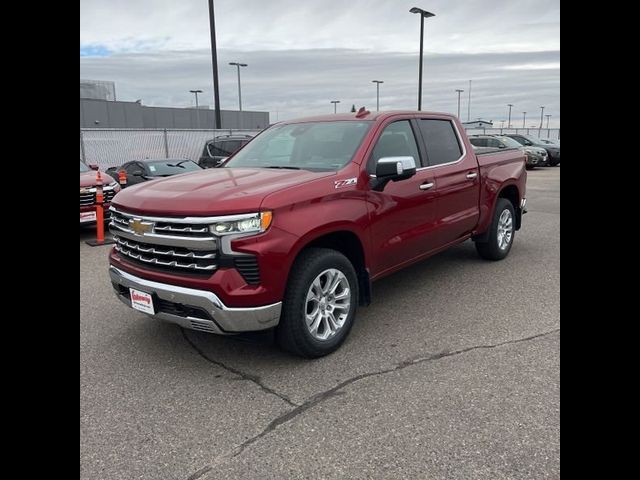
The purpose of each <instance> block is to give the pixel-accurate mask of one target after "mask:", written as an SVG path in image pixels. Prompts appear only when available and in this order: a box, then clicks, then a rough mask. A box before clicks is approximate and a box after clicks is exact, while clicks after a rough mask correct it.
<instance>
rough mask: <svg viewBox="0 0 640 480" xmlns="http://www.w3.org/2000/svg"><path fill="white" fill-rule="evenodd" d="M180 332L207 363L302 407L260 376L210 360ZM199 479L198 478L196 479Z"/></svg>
mask: <svg viewBox="0 0 640 480" xmlns="http://www.w3.org/2000/svg"><path fill="white" fill-rule="evenodd" d="M180 330H182V336H183V337H184V339H185V340H186V341H187V343H188V344H189V345H191V347H192V348H193V349H194V350H195V351H196V352H198V354H199V355H200V356H201V357H202V358H204V359H205V360H206V361H208V362H210V363H213V364H214V365H218V366H219V367H221V368H224V369H225V370H227V371H229V372H231V373H233V374H235V375H238V376H240V377H242V378H243V379H244V380H247V381H249V382H253V383H255V384H256V385H257V386H258V387H260V389H261V390H263V391H265V392H267V393H270V394H271V395H275V396H276V397H278V398H279V399H280V400H282V401H283V402H285V403H288V404H289V405H291V406H292V407H299V406H300V405H299V404H298V403H295V402H293V401H292V400H291V399H290V398H288V397H287V396H286V395H284V394H282V393H280V392H277V391H276V390H274V389H273V388H270V387H267V386H266V385H265V384H264V383H262V380H261V379H260V377H259V376H257V375H251V374H250V373H246V372H243V371H242V370H238V369H236V368H233V367H230V366H228V365H225V364H224V363H222V362H220V361H219V360H214V359H213V358H209V357H208V356H207V355H206V354H205V353H204V352H203V351H202V350H201V349H200V348H198V346H197V345H196V344H195V343H193V342H192V341H191V340H189V337H187V333H186V332H185V329H184V328H180ZM196 478H197V477H196Z"/></svg>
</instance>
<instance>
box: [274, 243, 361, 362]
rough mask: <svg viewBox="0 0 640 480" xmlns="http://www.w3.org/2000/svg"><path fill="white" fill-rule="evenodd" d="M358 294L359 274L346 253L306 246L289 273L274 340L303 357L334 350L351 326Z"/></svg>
mask: <svg viewBox="0 0 640 480" xmlns="http://www.w3.org/2000/svg"><path fill="white" fill-rule="evenodd" d="M358 298H359V297H358V277H357V274H356V271H355V269H354V268H353V265H352V264H351V262H350V261H349V259H348V258H347V257H345V256H344V255H343V254H341V253H340V252H337V251H335V250H331V249H328V248H308V249H306V250H304V251H303V252H302V253H301V254H300V255H299V256H298V258H297V259H296V261H295V263H294V265H293V268H292V269H291V274H290V275H289V281H288V284H287V291H286V293H285V297H284V302H283V307H282V314H281V317H280V323H279V324H278V327H277V328H276V341H277V342H278V345H279V346H280V347H281V348H282V349H284V350H286V351H288V352H291V353H293V354H296V355H300V356H302V357H307V358H316V357H322V356H324V355H327V354H329V353H331V352H333V351H335V350H336V349H337V348H338V347H339V346H340V345H341V344H342V342H344V340H345V339H346V337H347V335H348V334H349V331H350V330H351V327H352V326H353V321H354V318H355V314H356V308H357V305H358Z"/></svg>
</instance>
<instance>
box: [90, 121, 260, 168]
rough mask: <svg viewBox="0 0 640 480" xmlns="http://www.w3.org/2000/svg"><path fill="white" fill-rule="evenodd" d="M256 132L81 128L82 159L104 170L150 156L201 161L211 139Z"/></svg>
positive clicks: (254, 132)
mask: <svg viewBox="0 0 640 480" xmlns="http://www.w3.org/2000/svg"><path fill="white" fill-rule="evenodd" d="M256 133H258V130H228V129H227V130H181V129H168V128H167V129H139V130H138V129H117V128H81V129H80V158H81V159H82V160H83V161H84V162H85V163H87V164H95V165H98V166H99V167H100V168H101V169H102V170H104V169H107V168H108V167H117V166H120V165H122V164H123V163H126V162H128V161H130V160H144V159H147V158H189V159H191V160H193V161H195V162H197V161H198V159H199V158H200V155H201V154H202V150H203V149H204V145H205V142H207V140H211V139H213V138H215V137H218V136H221V135H230V134H251V135H254V134H256Z"/></svg>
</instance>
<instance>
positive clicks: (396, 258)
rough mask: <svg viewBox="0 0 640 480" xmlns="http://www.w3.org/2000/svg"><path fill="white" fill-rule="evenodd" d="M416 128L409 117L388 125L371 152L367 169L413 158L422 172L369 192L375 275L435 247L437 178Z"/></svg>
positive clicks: (371, 171)
mask: <svg viewBox="0 0 640 480" xmlns="http://www.w3.org/2000/svg"><path fill="white" fill-rule="evenodd" d="M416 129H417V126H416V125H415V123H414V122H413V121H411V120H410V119H408V118H407V119H402V120H395V121H391V122H389V123H387V124H385V125H384V126H383V129H382V131H381V133H380V135H379V136H378V138H377V140H376V143H375V146H374V148H373V150H372V152H371V154H370V156H369V159H368V163H367V172H368V173H369V174H370V175H373V174H375V169H376V164H377V162H378V160H379V159H380V158H384V157H397V156H412V157H414V159H415V161H416V167H418V171H417V172H416V174H415V175H414V176H413V177H411V178H409V179H406V180H402V181H399V182H389V183H388V184H387V185H386V186H385V188H384V190H383V191H382V192H376V191H373V190H371V191H370V192H369V193H368V195H367V198H368V202H367V203H368V208H369V213H370V220H371V221H370V229H371V230H370V231H371V241H372V246H373V251H374V255H372V273H373V275H374V276H376V275H380V274H383V273H385V272H388V271H391V270H394V269H395V268H397V267H400V266H401V265H402V264H403V263H406V262H408V261H410V260H412V259H414V258H416V257H419V256H421V255H423V254H425V253H427V252H429V251H431V250H432V249H433V248H434V247H435V246H436V239H435V238H434V236H433V235H431V233H432V231H433V229H434V223H435V219H436V206H435V191H436V188H435V181H434V179H433V172H431V171H429V170H426V169H424V168H422V167H424V165H425V164H424V163H422V162H423V160H422V155H421V153H420V149H419V145H418V142H417V139H419V138H420V137H419V135H420V134H419V133H418V132H417V131H416Z"/></svg>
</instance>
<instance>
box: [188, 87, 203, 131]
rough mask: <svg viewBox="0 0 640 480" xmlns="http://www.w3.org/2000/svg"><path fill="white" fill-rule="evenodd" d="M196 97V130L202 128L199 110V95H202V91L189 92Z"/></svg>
mask: <svg viewBox="0 0 640 480" xmlns="http://www.w3.org/2000/svg"><path fill="white" fill-rule="evenodd" d="M189 91H190V92H191V93H193V94H194V95H195V96H196V128H200V110H198V94H199V93H202V90H189Z"/></svg>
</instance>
